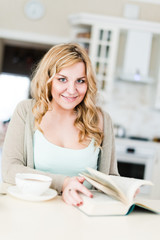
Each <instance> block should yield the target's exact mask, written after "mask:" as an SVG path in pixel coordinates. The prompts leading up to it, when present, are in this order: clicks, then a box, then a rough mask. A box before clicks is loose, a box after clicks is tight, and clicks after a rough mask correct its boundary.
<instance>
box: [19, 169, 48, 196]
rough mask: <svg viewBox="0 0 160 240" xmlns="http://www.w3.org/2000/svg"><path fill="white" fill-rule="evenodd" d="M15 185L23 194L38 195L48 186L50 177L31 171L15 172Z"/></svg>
mask: <svg viewBox="0 0 160 240" xmlns="http://www.w3.org/2000/svg"><path fill="white" fill-rule="evenodd" d="M15 182H16V186H17V187H18V189H19V190H20V191H21V192H22V194H25V195H32V196H40V195H42V194H44V193H45V192H46V191H47V190H48V189H49V187H50V185H51V182H52V178H50V177H48V176H45V175H40V174H32V173H17V174H16V177H15Z"/></svg>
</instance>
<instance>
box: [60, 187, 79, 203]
mask: <svg viewBox="0 0 160 240" xmlns="http://www.w3.org/2000/svg"><path fill="white" fill-rule="evenodd" d="M62 198H63V200H64V202H66V203H67V204H69V205H73V206H76V205H77V201H76V200H75V199H74V198H73V197H72V194H71V193H70V191H69V190H65V191H64V192H63V194H62Z"/></svg>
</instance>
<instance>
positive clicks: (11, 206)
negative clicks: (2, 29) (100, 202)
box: [0, 195, 160, 240]
mask: <svg viewBox="0 0 160 240" xmlns="http://www.w3.org/2000/svg"><path fill="white" fill-rule="evenodd" d="M0 239H1V240H64V239H67V240H72V239H74V240H103V239H105V240H108V239H109V240H140V239H141V240H143V239H144V240H151V239H152V240H159V239H160V215H156V214H152V213H146V212H143V213H142V212H136V211H135V212H132V213H131V214H130V215H128V216H116V217H115V216H113V217H88V216H86V215H85V214H83V213H82V212H80V211H79V210H78V209H76V208H75V207H72V206H69V205H67V204H65V203H64V202H63V201H62V199H61V197H59V196H58V197H56V198H54V199H52V200H50V201H45V202H28V201H23V200H19V199H16V198H14V197H11V196H9V195H4V196H3V195H0Z"/></svg>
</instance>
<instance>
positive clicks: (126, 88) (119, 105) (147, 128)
mask: <svg viewBox="0 0 160 240" xmlns="http://www.w3.org/2000/svg"><path fill="white" fill-rule="evenodd" d="M154 96H155V84H143V83H132V82H125V81H120V80H116V81H115V82H114V88H113V94H112V101H111V102H110V103H109V104H108V105H106V106H104V109H105V110H106V111H108V112H109V113H110V115H111V117H112V119H113V122H114V123H116V124H120V125H122V126H124V127H125V129H126V134H127V135H128V136H140V137H146V138H149V139H153V138H154V137H160V124H159V119H160V112H159V111H157V110H155V108H154V101H155V99H154Z"/></svg>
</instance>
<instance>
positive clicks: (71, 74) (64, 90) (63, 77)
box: [51, 62, 87, 110]
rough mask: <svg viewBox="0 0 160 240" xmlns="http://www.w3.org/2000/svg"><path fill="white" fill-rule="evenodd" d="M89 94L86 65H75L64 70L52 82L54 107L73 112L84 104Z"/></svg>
mask: <svg viewBox="0 0 160 240" xmlns="http://www.w3.org/2000/svg"><path fill="white" fill-rule="evenodd" d="M86 92H87V78H86V72H85V64H84V63H83V62H78V63H75V64H74V65H72V66H70V67H66V68H63V69H62V70H61V71H60V72H59V73H57V74H56V75H55V76H54V78H53V80H52V88H51V94H52V105H53V106H54V107H58V108H61V109H65V110H73V109H74V108H75V107H76V106H77V105H78V104H79V103H81V102H82V100H83V99H84V96H85V94H86Z"/></svg>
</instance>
